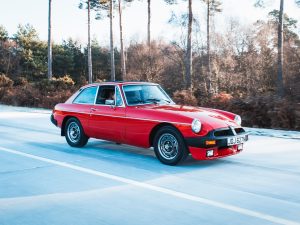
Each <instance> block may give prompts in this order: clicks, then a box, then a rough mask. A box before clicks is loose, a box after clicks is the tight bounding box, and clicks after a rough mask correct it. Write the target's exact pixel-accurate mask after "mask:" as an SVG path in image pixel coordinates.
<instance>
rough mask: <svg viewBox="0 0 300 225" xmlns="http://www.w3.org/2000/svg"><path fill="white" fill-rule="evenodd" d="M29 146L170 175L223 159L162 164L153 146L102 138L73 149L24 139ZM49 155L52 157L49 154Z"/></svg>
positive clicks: (210, 164)
mask: <svg viewBox="0 0 300 225" xmlns="http://www.w3.org/2000/svg"><path fill="white" fill-rule="evenodd" d="M26 144H29V145H31V146H35V145H36V147H38V148H43V149H47V150H50V151H52V152H53V151H56V152H62V153H66V154H68V155H75V156H78V157H80V158H74V159H72V161H74V160H76V161H78V162H79V161H80V160H84V159H86V158H91V159H93V160H98V161H101V162H102V164H103V163H104V162H105V163H109V164H115V165H116V166H121V165H122V166H129V167H133V168H135V169H141V170H144V171H149V172H151V173H155V174H159V175H170V174H178V173H187V172H190V171H197V170H206V169H208V168H210V167H218V166H224V163H226V162H224V160H219V159H216V160H207V161H199V160H195V159H193V158H192V156H191V155H190V156H188V157H187V159H186V160H185V161H184V162H182V163H180V164H178V165H176V166H168V165H164V164H162V163H161V162H160V161H159V160H158V159H157V158H156V156H155V153H154V150H153V149H152V148H149V149H144V148H138V147H134V146H129V145H123V144H116V143H114V142H109V141H103V140H95V139H94V140H93V139H92V140H90V141H89V142H88V144H87V145H86V146H85V147H83V148H72V147H70V146H69V145H68V144H67V143H64V144H59V143H57V142H56V143H51V142H50V143H49V142H48V143H38V144H37V143H35V142H27V143H26ZM49 157H51V156H49Z"/></svg>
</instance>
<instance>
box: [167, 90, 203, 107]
mask: <svg viewBox="0 0 300 225" xmlns="http://www.w3.org/2000/svg"><path fill="white" fill-rule="evenodd" d="M173 100H174V101H175V102H176V103H177V104H182V105H192V106H195V105H197V99H196V97H195V95H194V93H193V92H192V91H190V90H182V91H175V92H174V94H173Z"/></svg>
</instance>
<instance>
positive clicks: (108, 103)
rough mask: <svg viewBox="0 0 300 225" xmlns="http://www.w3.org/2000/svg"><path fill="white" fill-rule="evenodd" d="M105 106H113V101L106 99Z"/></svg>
mask: <svg viewBox="0 0 300 225" xmlns="http://www.w3.org/2000/svg"><path fill="white" fill-rule="evenodd" d="M105 105H115V101H114V100H110V99H106V100H105Z"/></svg>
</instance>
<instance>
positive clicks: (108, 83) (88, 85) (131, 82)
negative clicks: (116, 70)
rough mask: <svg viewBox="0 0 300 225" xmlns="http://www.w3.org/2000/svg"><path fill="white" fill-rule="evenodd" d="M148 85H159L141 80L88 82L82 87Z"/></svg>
mask: <svg viewBox="0 0 300 225" xmlns="http://www.w3.org/2000/svg"><path fill="white" fill-rule="evenodd" d="M133 84H135V85H138V84H140V85H146V84H150V85H157V84H156V83H151V82H141V81H107V82H100V83H92V84H87V85H85V86H83V87H82V88H86V87H91V86H97V85H122V86H123V85H133Z"/></svg>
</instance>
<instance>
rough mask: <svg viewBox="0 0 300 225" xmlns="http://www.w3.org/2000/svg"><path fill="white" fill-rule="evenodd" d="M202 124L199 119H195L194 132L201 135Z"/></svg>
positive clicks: (193, 123)
mask: <svg viewBox="0 0 300 225" xmlns="http://www.w3.org/2000/svg"><path fill="white" fill-rule="evenodd" d="M201 126H202V124H201V122H200V121H199V120H198V119H194V120H193V122H192V131H193V132H195V133H199V132H200V130H201Z"/></svg>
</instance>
